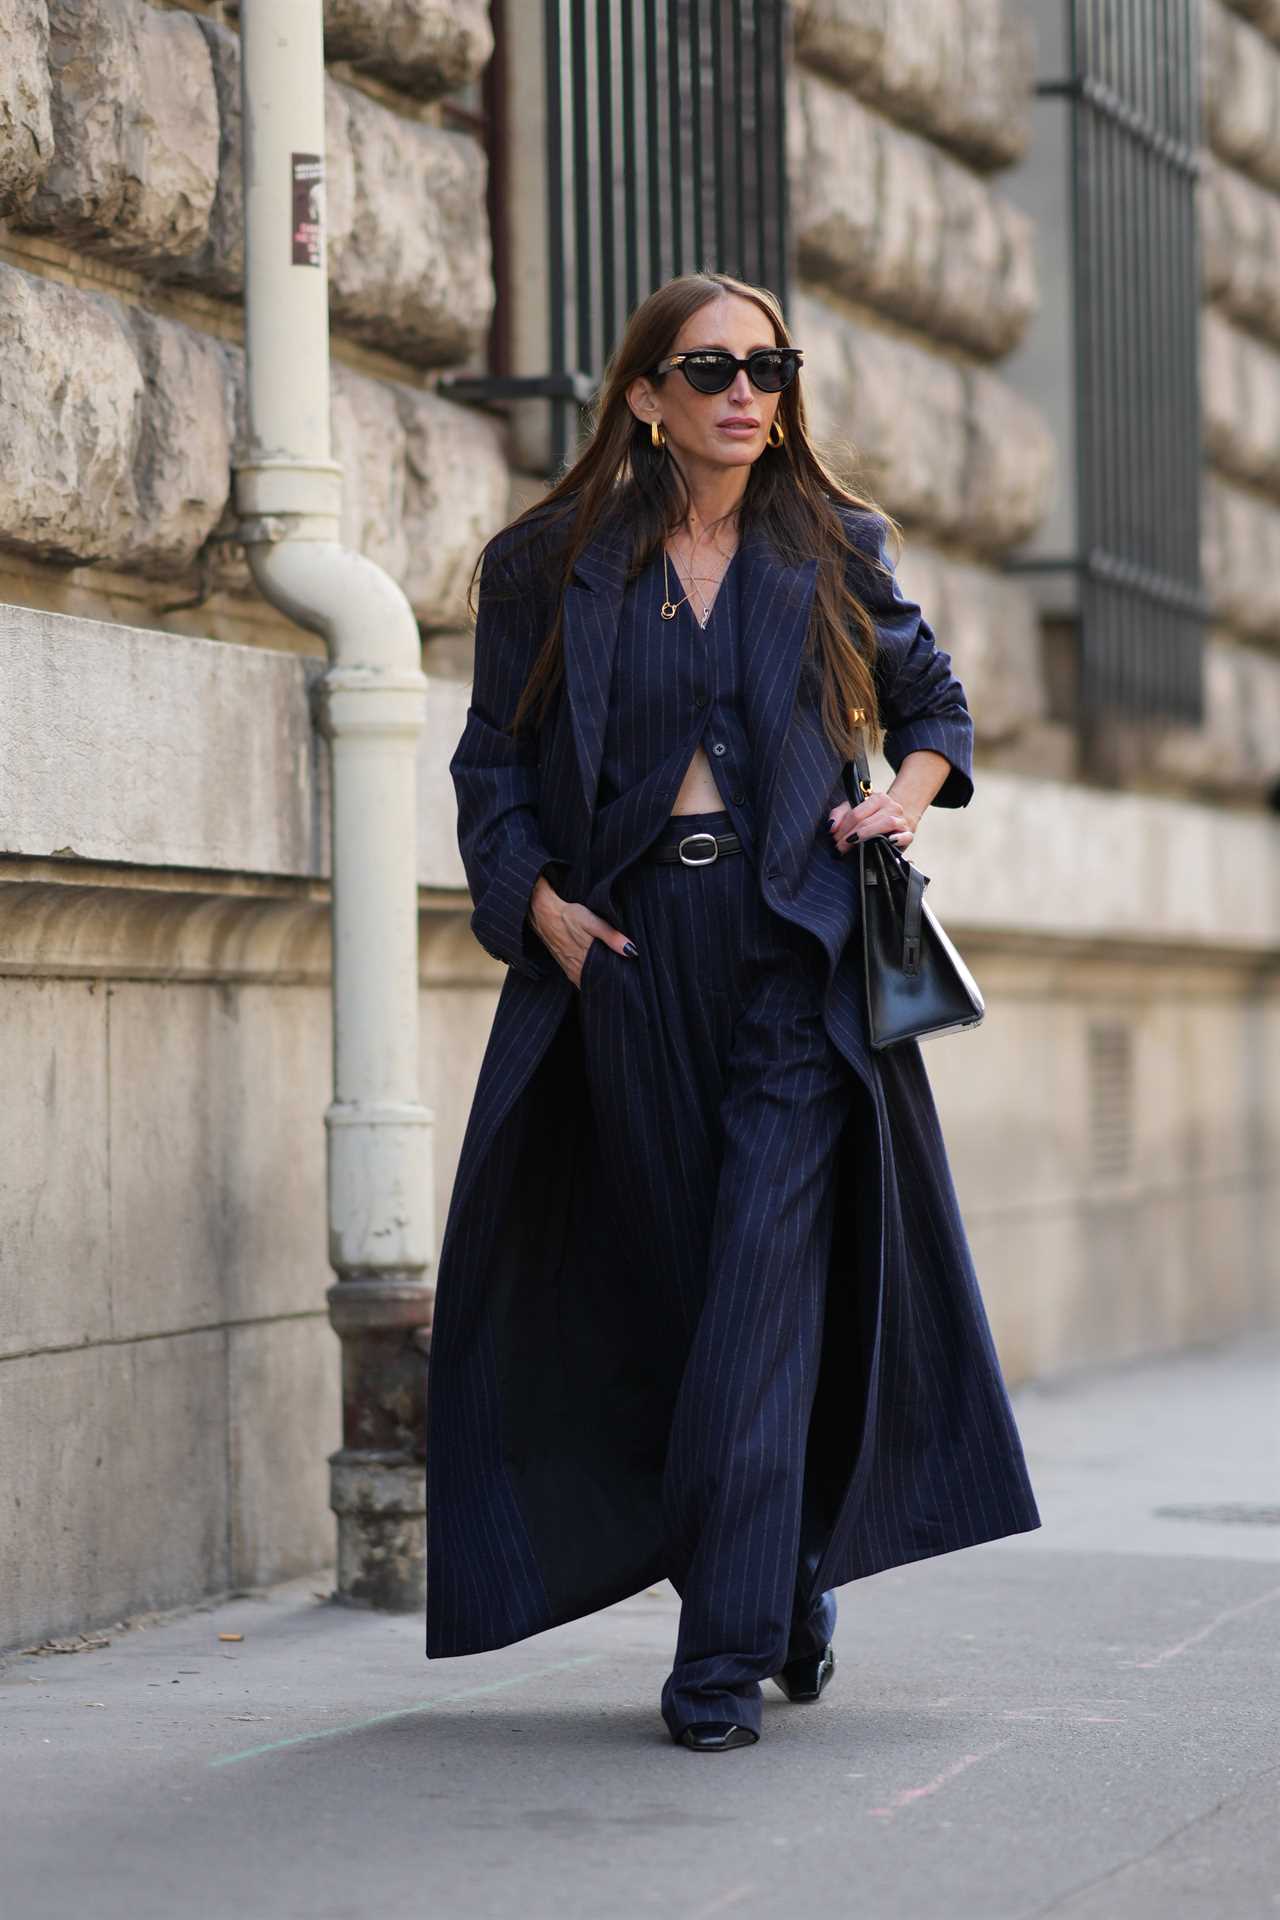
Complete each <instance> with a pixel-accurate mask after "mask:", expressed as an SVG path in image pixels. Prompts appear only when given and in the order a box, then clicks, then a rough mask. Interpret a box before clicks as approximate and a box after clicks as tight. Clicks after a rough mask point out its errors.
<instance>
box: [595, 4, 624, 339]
mask: <svg viewBox="0 0 1280 1920" xmlns="http://www.w3.org/2000/svg"><path fill="white" fill-rule="evenodd" d="M612 16H613V0H596V120H597V124H598V127H599V134H600V261H599V271H598V274H597V275H594V276H593V277H594V278H597V279H598V281H599V286H600V329H601V340H600V348H599V354H598V358H597V359H596V360H595V361H593V363H592V366H591V372H592V373H598V372H599V371H600V368H601V366H602V365H603V362H604V360H605V358H606V356H607V355H608V354H610V353H612V352H613V346H614V323H615V318H616V314H617V305H618V288H617V272H618V263H617V260H616V259H615V257H614V192H615V181H614V177H613V17H612Z"/></svg>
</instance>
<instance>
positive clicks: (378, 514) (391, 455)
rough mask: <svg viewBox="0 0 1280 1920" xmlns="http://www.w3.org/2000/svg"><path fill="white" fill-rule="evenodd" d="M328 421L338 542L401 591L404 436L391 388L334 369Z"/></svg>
mask: <svg viewBox="0 0 1280 1920" xmlns="http://www.w3.org/2000/svg"><path fill="white" fill-rule="evenodd" d="M329 417H330V423H331V431H332V444H333V457H334V459H335V460H337V461H338V462H339V463H340V464H341V467H342V539H343V541H344V543H345V544H346V545H347V546H349V547H352V548H354V549H355V551H356V552H357V553H363V554H366V555H367V556H368V558H369V559H370V560H373V561H376V563H377V564H378V566H380V567H385V568H386V570H387V572H388V573H389V574H390V575H391V576H392V578H393V579H394V580H398V581H399V582H400V584H401V586H403V585H404V582H405V574H406V570H407V567H408V547H407V542H406V539H405V474H406V450H405V433H404V427H403V425H402V423H401V418H400V408H399V405H398V403H397V396H396V392H395V391H394V389H393V388H392V387H391V386H390V385H389V384H388V383H387V382H386V381H383V380H371V379H369V378H368V376H367V375H365V374H360V373H353V372H352V371H351V369H350V368H349V367H344V366H341V365H335V366H334V368H333V375H332V395H331V400H330V410H329Z"/></svg>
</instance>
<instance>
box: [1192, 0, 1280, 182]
mask: <svg viewBox="0 0 1280 1920" xmlns="http://www.w3.org/2000/svg"><path fill="white" fill-rule="evenodd" d="M1202 4H1203V7H1204V14H1203V20H1204V43H1203V44H1204V125H1205V136H1206V139H1207V141H1208V144H1209V145H1210V146H1211V147H1212V148H1213V149H1214V151H1215V152H1216V153H1219V154H1220V155H1221V156H1222V158H1223V159H1224V160H1230V161H1231V162H1232V163H1233V164H1234V165H1235V166H1238V167H1240V168H1242V169H1243V171H1244V172H1245V173H1248V174H1251V175H1252V176H1253V178H1254V179H1255V180H1259V181H1261V182H1262V183H1263V184H1264V185H1265V186H1269V187H1280V51H1278V50H1277V49H1276V48H1275V47H1274V46H1273V45H1272V44H1271V42H1270V41H1269V40H1267V39H1266V38H1265V36H1264V35H1263V34H1261V33H1259V32H1258V30H1257V28H1256V27H1253V26H1251V25H1250V24H1249V22H1248V21H1247V20H1242V19H1241V18H1240V17H1239V15H1237V14H1234V13H1230V12H1228V10H1227V8H1226V7H1225V6H1223V5H1222V0H1202Z"/></svg>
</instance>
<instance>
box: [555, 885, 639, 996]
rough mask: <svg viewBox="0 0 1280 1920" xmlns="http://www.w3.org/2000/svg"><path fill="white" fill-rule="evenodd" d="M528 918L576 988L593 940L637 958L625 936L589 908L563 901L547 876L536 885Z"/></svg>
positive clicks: (634, 949)
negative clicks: (601, 941)
mask: <svg viewBox="0 0 1280 1920" xmlns="http://www.w3.org/2000/svg"><path fill="white" fill-rule="evenodd" d="M529 918H530V920H532V922H533V926H534V931H535V932H536V934H537V935H538V938H539V939H540V940H541V941H542V944H543V946H544V947H546V948H547V949H548V951H549V952H550V953H551V954H552V955H553V956H554V958H555V959H556V961H557V962H558V964H559V965H560V967H561V968H562V970H563V971H564V972H565V973H567V974H568V976H569V978H570V980H572V982H573V984H574V986H575V987H576V986H578V985H580V983H581V980H582V969H583V966H584V965H585V963H586V958H587V955H588V954H589V953H590V951H591V943H592V941H593V940H603V941H604V943H605V945H606V946H609V947H612V948H613V950H614V952H615V953H625V954H627V955H628V956H629V957H630V958H631V959H635V958H636V948H635V946H634V945H633V944H632V942H631V941H630V940H628V938H627V936H626V934H625V933H621V932H619V930H618V928H617V927H611V926H610V925H609V922H608V921H607V920H602V919H601V918H600V915H599V914H598V913H592V911H591V909H590V907H584V906H583V905H582V904H581V903H580V902H579V901H577V900H562V899H561V898H560V895H559V894H558V893H557V892H556V890H555V888H554V887H553V886H552V884H551V882H550V881H549V880H548V879H547V876H546V874H545V873H540V874H539V875H538V878H537V880H536V881H535V882H534V887H533V892H532V894H531V895H530V898H529Z"/></svg>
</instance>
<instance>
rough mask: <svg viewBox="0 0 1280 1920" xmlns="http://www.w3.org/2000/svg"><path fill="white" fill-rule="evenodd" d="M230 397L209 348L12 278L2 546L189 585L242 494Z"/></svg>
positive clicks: (1, 374)
mask: <svg viewBox="0 0 1280 1920" xmlns="http://www.w3.org/2000/svg"><path fill="white" fill-rule="evenodd" d="M228 390H229V377H228V369H227V362H226V357H225V355H224V353H223V350H222V348H221V347H220V346H218V344H217V343H216V342H214V341H211V340H209V339H207V338H206V337H205V336H203V335H201V334H198V333H195V332H193V331H192V330H191V329H190V328H187V327H184V326H181V325H179V324H178V323H177V322H175V321H170V320H162V319H159V318H157V317H156V316H154V315H151V314H147V313H145V312H143V311H142V310H140V309H136V308H135V309H128V310H126V309H125V308H123V307H121V306H119V305H118V304H117V303H116V302H115V301H114V300H112V299H110V298H109V297H107V296H105V295H101V294H89V293H81V292H80V291H78V290H77V289H76V288H73V287H66V286H63V285H61V284H60V283H59V282H57V281H52V280H43V279H37V278H35V277H33V276H32V275H30V274H25V273H22V272H20V271H18V270H17V269H15V268H12V267H5V266H0V444H2V445H3V446H4V447H5V449H6V456H7V457H6V459H5V461H4V463H3V467H2V468H0V544H2V545H4V546H8V547H13V548H17V549H18V550H20V551H23V552H26V553H30V554H32V555H34V556H37V557H39V558H41V559H47V560H57V561H68V562H91V561H109V562H111V563H112V564H113V565H115V566H118V567H121V568H122V569H125V570H135V571H138V572H142V573H148V574H155V575H157V576H160V577H170V576H173V575H176V574H179V573H181V572H182V571H183V570H184V569H185V568H186V567H188V566H189V565H190V563H191V561H192V559H193V558H194V556H195V554H196V553H197V552H198V550H199V548H200V547H201V546H202V544H203V543H204V541H205V540H206V539H207V538H208V536H209V533H210V531H211V530H212V528H213V527H214V526H215V524H216V523H217V521H218V518H219V516H220V514H221V513H222V511H223V507H224V505H225V503H226V500H227V496H228V492H229V489H230V425H229V420H228V398H227V396H228Z"/></svg>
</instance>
